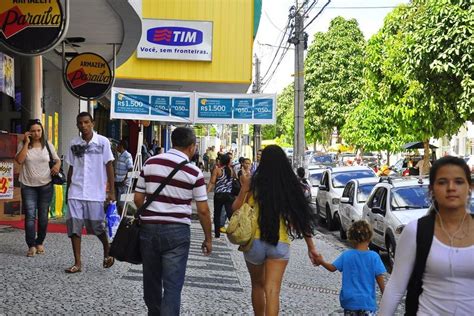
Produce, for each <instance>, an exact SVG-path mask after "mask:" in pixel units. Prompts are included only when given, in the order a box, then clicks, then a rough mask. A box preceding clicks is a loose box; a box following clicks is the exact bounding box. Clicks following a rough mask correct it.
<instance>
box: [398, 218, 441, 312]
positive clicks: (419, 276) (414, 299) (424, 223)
mask: <svg viewBox="0 0 474 316" xmlns="http://www.w3.org/2000/svg"><path fill="white" fill-rule="evenodd" d="M435 216H436V215H435V213H432V214H429V215H427V216H423V217H422V218H419V219H418V223H417V229H416V257H415V258H416V259H415V267H414V269H413V272H412V274H411V277H410V281H409V282H408V287H407V295H406V301H405V315H407V316H412V315H413V316H416V313H417V312H418V299H419V297H420V295H421V293H422V292H423V288H422V286H423V274H424V273H425V266H426V260H427V259H428V254H429V253H430V249H431V244H432V242H433V236H434V226H435Z"/></svg>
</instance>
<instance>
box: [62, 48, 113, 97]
mask: <svg viewBox="0 0 474 316" xmlns="http://www.w3.org/2000/svg"><path fill="white" fill-rule="evenodd" d="M113 82H114V77H113V74H112V71H111V70H110V66H109V64H108V63H107V61H106V60H105V59H104V58H103V57H102V56H99V55H97V54H94V53H83V54H79V55H77V56H75V57H74V58H72V59H71V60H70V61H69V62H68V64H67V66H66V69H65V72H64V83H65V84H66V87H67V89H68V90H69V92H71V93H72V94H73V95H74V96H76V97H78V98H80V99H84V100H92V99H98V98H100V97H102V96H103V95H104V94H106V93H107V92H108V91H109V89H110V88H111V87H112V84H113Z"/></svg>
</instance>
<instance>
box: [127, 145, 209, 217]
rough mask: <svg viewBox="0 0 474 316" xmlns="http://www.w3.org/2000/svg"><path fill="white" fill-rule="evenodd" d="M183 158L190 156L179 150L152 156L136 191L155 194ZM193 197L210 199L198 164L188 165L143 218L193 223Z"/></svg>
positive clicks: (172, 180) (203, 199) (150, 206)
mask: <svg viewBox="0 0 474 316" xmlns="http://www.w3.org/2000/svg"><path fill="white" fill-rule="evenodd" d="M183 160H189V158H188V156H187V155H186V154H184V153H183V152H181V151H179V150H176V149H170V150H169V151H168V152H166V153H164V154H160V155H157V156H153V157H151V158H149V159H148V160H147V162H146V164H145V165H144V166H143V169H142V171H141V173H140V176H139V177H138V182H137V186H136V188H135V191H136V192H140V193H145V194H146V195H151V194H153V192H155V190H156V189H157V188H158V186H159V185H160V183H161V182H162V181H163V180H165V179H166V177H167V176H168V175H169V174H170V173H171V171H173V169H174V168H175V167H176V166H177V165H178V164H179V163H181V162H182V161H183ZM193 199H194V200H196V201H207V192H206V183H205V181H204V175H203V174H202V172H201V170H200V169H199V168H198V167H196V166H195V165H193V164H186V165H184V166H183V167H181V169H180V170H179V171H178V172H177V173H176V174H175V175H174V176H173V178H172V179H171V181H170V182H169V183H168V184H167V185H166V186H165V187H164V188H163V190H162V191H161V192H160V194H159V195H158V196H157V197H156V198H155V199H154V200H153V202H152V203H151V204H150V205H149V206H148V207H147V209H146V210H144V211H143V212H142V214H141V215H140V218H141V219H142V220H143V221H144V222H146V221H149V222H152V223H159V224H172V223H182V224H188V225H191V213H192V209H191V201H192V200H193Z"/></svg>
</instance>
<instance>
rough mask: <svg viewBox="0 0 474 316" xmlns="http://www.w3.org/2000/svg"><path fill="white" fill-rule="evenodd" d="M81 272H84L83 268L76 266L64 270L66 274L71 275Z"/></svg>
mask: <svg viewBox="0 0 474 316" xmlns="http://www.w3.org/2000/svg"><path fill="white" fill-rule="evenodd" d="M81 271H82V269H81V267H80V266H76V265H73V266H72V267H70V268H68V269H65V270H64V272H66V273H69V274H72V273H77V272H81Z"/></svg>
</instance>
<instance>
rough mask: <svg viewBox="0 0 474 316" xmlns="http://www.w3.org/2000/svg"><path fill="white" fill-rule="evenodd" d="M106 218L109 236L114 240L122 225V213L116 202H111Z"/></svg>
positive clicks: (110, 239)
mask: <svg viewBox="0 0 474 316" xmlns="http://www.w3.org/2000/svg"><path fill="white" fill-rule="evenodd" d="M105 218H106V219H107V228H108V229H107V236H108V237H109V241H112V240H113V239H114V237H115V234H116V233H117V229H118V227H119V225H120V215H119V213H118V211H117V203H116V202H110V203H109V205H108V206H107V212H106V214H105Z"/></svg>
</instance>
